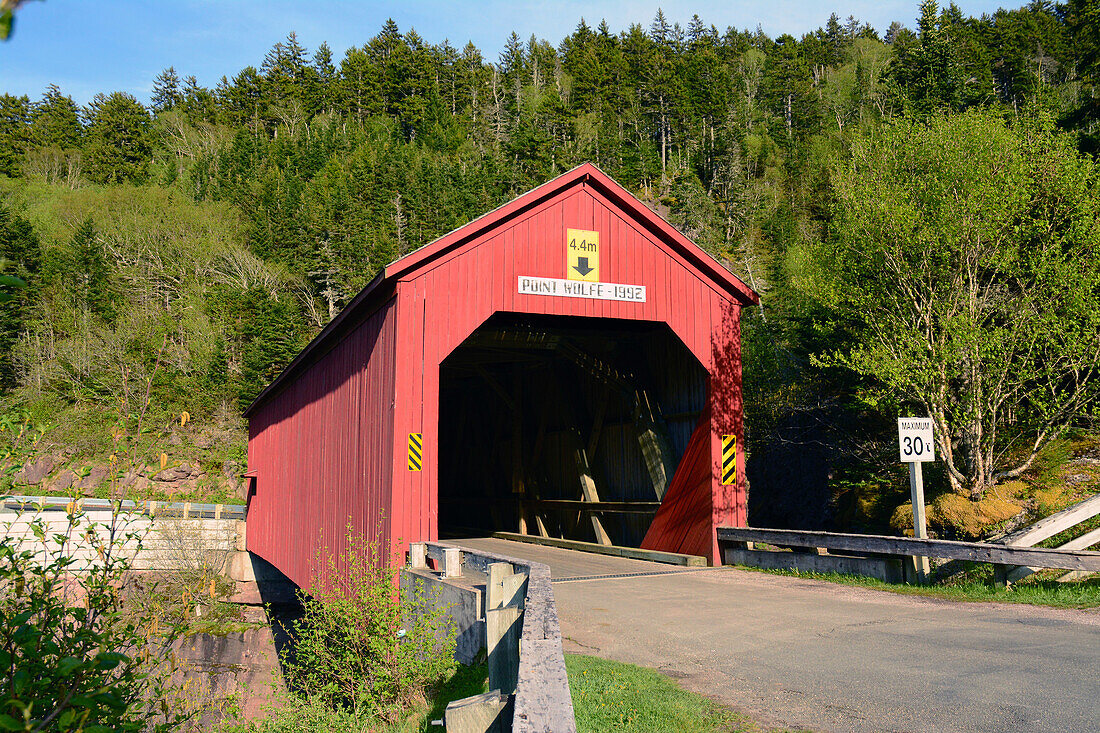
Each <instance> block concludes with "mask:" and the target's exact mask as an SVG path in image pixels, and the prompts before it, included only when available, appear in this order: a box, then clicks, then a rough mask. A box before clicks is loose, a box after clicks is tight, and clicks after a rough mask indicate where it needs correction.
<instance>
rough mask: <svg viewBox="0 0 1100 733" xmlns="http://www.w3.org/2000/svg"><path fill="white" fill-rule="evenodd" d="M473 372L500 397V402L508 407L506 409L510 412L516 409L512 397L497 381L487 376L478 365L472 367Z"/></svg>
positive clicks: (489, 375)
mask: <svg viewBox="0 0 1100 733" xmlns="http://www.w3.org/2000/svg"><path fill="white" fill-rule="evenodd" d="M474 371H475V372H477V374H478V376H479V377H481V378H482V379H484V380H485V382H486V383H487V384H488V385H489V386H490V387H492V389H493V391H494V392H496V393H497V396H498V397H500V399H501V400H503V402H504V404H506V405H508V407H509V408H510V409H512V410H515V409H516V403H515V402H513V401H512V397H511V396H510V395H509V394H508V393H507V392H505V391H504V387H501V386H500V384H499V383H498V382H497V380H495V379H493V377H492V375H491V374H489V372H487V371H485V370H484V369H483V368H481V366H480V365H474Z"/></svg>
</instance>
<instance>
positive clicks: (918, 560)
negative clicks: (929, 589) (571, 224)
mask: <svg viewBox="0 0 1100 733" xmlns="http://www.w3.org/2000/svg"><path fill="white" fill-rule="evenodd" d="M909 493H910V494H911V496H912V499H913V536H914V537H917V538H920V539H924V538H926V537H928V528H927V527H928V525H927V523H926V521H925V517H924V475H923V471H922V470H921V465H920V461H913V462H911V463H910V464H909ZM913 564H914V566H915V567H916V570H917V580H918V582H921V583H924V582H926V581H927V580H928V574H929V572H930V571H931V568H930V567H929V564H928V558H927V557H924V556H922V555H915V556H914V557H913Z"/></svg>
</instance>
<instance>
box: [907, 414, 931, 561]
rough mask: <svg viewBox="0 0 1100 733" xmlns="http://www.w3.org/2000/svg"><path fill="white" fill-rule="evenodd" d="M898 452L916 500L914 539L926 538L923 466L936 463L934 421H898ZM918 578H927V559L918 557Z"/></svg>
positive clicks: (922, 419) (913, 497)
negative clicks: (905, 464)
mask: <svg viewBox="0 0 1100 733" xmlns="http://www.w3.org/2000/svg"><path fill="white" fill-rule="evenodd" d="M898 453H899V455H900V457H901V462H902V463H908V464H909V493H910V494H911V495H912V499H913V536H914V537H920V538H924V537H927V536H928V529H927V525H926V522H925V518H924V476H923V475H922V473H921V464H922V463H924V462H925V461H935V460H936V443H935V439H934V437H933V434H932V418H930V417H899V418H898ZM913 561H914V564H915V566H916V571H917V578H918V579H919V580H920V582H922V583H923V582H925V580H927V578H928V573H929V570H930V568H929V565H928V558H927V557H923V556H915V557H914V558H913Z"/></svg>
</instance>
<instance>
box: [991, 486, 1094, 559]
mask: <svg viewBox="0 0 1100 733" xmlns="http://www.w3.org/2000/svg"><path fill="white" fill-rule="evenodd" d="M1097 514H1100V494H1097V495H1096V496H1092V497H1090V498H1088V499H1085V500H1084V501H1080V502H1077V503H1076V504H1074V505H1073V506H1071V507H1069V508H1067V509H1063V510H1062V511H1060V512H1058V513H1057V514H1051V515H1050V516H1049V517H1046V518H1045V519H1040V520H1039V521H1038V522H1036V523H1035V524H1032V525H1030V526H1028V527H1024V528H1023V529H1021V530H1019V531H1016V532H1013V533H1012V534H1009V535H1005V536H1004V537H1002V538H1001V539H1000V540H998V542H999V543H1004V544H1006V545H1014V546H1016V547H1032V546H1034V545H1037V544H1039V543H1040V542H1042V541H1043V540H1045V539H1049V538H1051V537H1053V536H1054V535H1056V534H1058V533H1059V532H1064V531H1065V530H1067V529H1069V528H1070V527H1072V526H1073V525H1075V524H1080V523H1081V522H1083V521H1085V520H1086V519H1091V518H1092V517H1095V516H1096V515H1097Z"/></svg>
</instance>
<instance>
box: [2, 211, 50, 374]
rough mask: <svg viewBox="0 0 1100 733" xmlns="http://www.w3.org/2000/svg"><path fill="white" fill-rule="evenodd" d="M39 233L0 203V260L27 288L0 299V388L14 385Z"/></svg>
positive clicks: (35, 280)
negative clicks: (19, 343) (5, 298)
mask: <svg viewBox="0 0 1100 733" xmlns="http://www.w3.org/2000/svg"><path fill="white" fill-rule="evenodd" d="M41 256H42V252H41V246H40V245H39V241H38V235H37V234H36V233H35V231H34V228H33V227H32V226H31V223H30V222H29V221H27V220H26V219H24V218H23V217H21V216H19V215H18V214H14V213H12V212H11V211H10V210H8V209H7V208H6V207H5V206H3V205H0V263H3V264H4V265H5V268H4V274H5V275H14V276H16V277H18V278H20V279H22V280H23V281H24V282H25V283H26V284H27V287H25V288H19V289H18V291H17V292H15V293H14V294H13V297H11V298H10V299H7V300H5V301H3V302H0V390H3V391H7V390H10V389H12V388H13V387H15V386H16V385H17V374H16V367H15V359H14V346H15V344H16V342H17V341H18V340H19V337H20V334H21V333H22V331H23V327H24V322H25V319H26V317H27V311H28V309H29V307H30V305H31V303H32V302H33V300H34V298H35V296H36V295H37V292H38V285H39V283H38V271H39V261H40V258H41Z"/></svg>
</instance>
